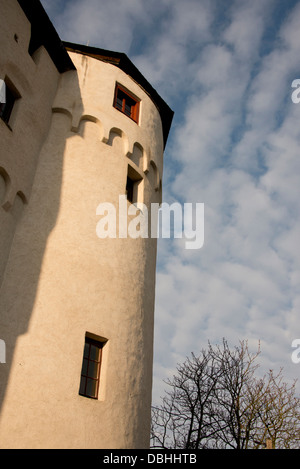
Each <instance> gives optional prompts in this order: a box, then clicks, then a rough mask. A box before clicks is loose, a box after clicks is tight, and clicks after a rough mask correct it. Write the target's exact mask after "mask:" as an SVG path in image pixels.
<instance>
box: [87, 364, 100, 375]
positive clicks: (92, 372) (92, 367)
mask: <svg viewBox="0 0 300 469" xmlns="http://www.w3.org/2000/svg"><path fill="white" fill-rule="evenodd" d="M98 368H99V363H98V362H89V370H88V377H89V378H94V379H97V378H98Z"/></svg>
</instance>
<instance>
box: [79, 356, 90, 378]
mask: <svg viewBox="0 0 300 469" xmlns="http://www.w3.org/2000/svg"><path fill="white" fill-rule="evenodd" d="M88 363H89V362H88V360H86V359H84V360H83V362H82V371H81V374H82V375H85V376H86V375H87V371H88Z"/></svg>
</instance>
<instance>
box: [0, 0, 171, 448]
mask: <svg viewBox="0 0 300 469" xmlns="http://www.w3.org/2000/svg"><path fill="white" fill-rule="evenodd" d="M0 12H1V14H0V23H1V28H0V43H1V48H0V79H1V80H3V81H4V82H5V89H6V99H5V103H2V104H0V142H1V144H0V339H1V341H2V342H1V344H2V345H3V344H5V363H1V362H0V447H1V448H122V449H123V448H133V449H137V448H147V447H148V446H149V433H150V406H151V387H152V360H153V322H154V296H155V268H156V239H155V238H151V237H148V238H146V237H137V238H135V239H134V238H131V237H128V236H127V237H126V236H116V238H112V237H106V238H105V237H103V238H99V236H97V233H96V226H97V223H98V221H99V217H100V216H99V213H98V212H97V207H98V206H99V204H101V203H102V202H109V203H110V204H112V206H114V207H116V213H118V208H119V204H120V195H124V196H125V195H126V196H127V200H126V199H125V201H126V204H127V206H130V205H131V204H133V203H135V202H141V203H143V204H145V206H147V207H150V205H151V204H152V203H160V201H161V181H162V172H163V153H164V148H165V145H166V141H167V137H168V133H169V129H170V125H171V121H172V117H173V112H172V111H171V109H170V108H169V107H168V105H167V104H166V103H165V102H164V100H163V99H162V98H161V97H160V96H159V95H158V94H157V92H156V91H155V90H154V89H153V88H152V86H151V85H150V84H149V83H148V81H147V80H146V79H145V78H144V77H143V75H142V74H141V73H140V72H139V70H138V69H137V68H136V67H135V66H134V65H133V64H132V62H131V61H130V60H129V59H128V57H127V56H126V55H125V54H123V53H117V52H112V51H107V50H102V49H98V48H94V47H88V46H82V45H77V44H70V43H62V41H61V40H60V38H59V37H58V35H57V33H56V31H55V29H54V27H53V25H52V23H51V22H50V20H49V18H48V16H47V14H46V13H45V11H44V9H43V7H42V6H41V4H40V2H39V1H38V0H31V1H29V0H0ZM149 213H150V212H149ZM128 217H130V215H128ZM128 221H129V220H128ZM116 223H117V225H118V224H119V223H121V220H119V219H117V220H116Z"/></svg>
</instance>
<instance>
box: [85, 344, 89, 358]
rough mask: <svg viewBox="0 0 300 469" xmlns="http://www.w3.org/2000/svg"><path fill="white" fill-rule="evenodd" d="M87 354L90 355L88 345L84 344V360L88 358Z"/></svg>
mask: <svg viewBox="0 0 300 469" xmlns="http://www.w3.org/2000/svg"><path fill="white" fill-rule="evenodd" d="M89 354H90V344H87V343H86V344H85V345H84V353H83V356H84V357H85V358H89Z"/></svg>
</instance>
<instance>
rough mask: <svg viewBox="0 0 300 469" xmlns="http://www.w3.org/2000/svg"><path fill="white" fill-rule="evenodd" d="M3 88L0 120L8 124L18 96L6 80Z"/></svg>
mask: <svg viewBox="0 0 300 469" xmlns="http://www.w3.org/2000/svg"><path fill="white" fill-rule="evenodd" d="M4 86H5V90H4V102H2V103H0V118H1V119H2V120H3V121H4V122H5V123H6V124H8V123H9V120H10V116H11V113H12V110H13V107H14V105H15V102H16V100H17V99H19V98H20V95H19V94H18V92H17V91H16V89H15V88H14V87H13V86H12V85H11V84H10V83H9V81H8V80H5V81H4Z"/></svg>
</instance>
